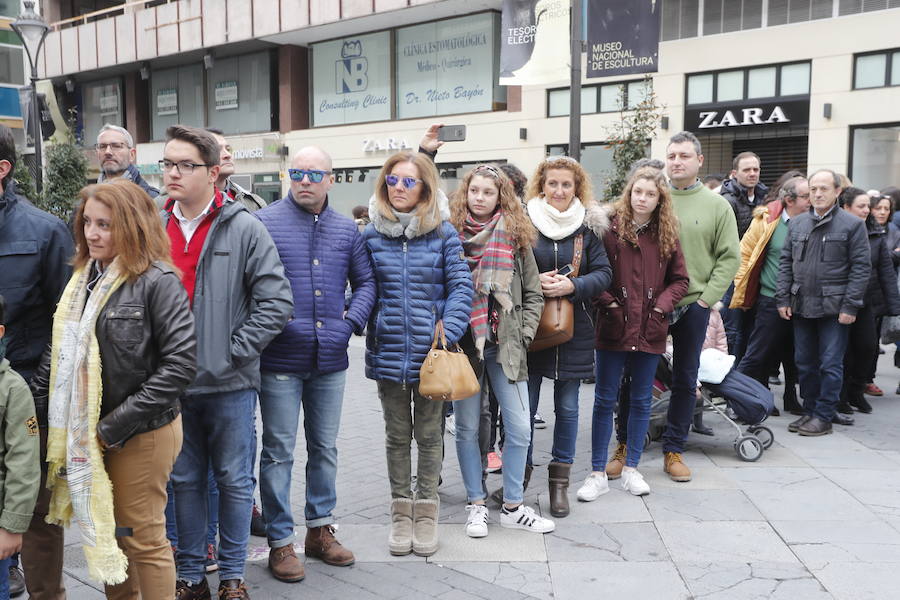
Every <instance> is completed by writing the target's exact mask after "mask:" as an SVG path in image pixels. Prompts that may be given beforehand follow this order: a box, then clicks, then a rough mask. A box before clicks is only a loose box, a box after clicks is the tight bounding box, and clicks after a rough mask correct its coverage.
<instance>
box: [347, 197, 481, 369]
mask: <svg viewBox="0 0 900 600" xmlns="http://www.w3.org/2000/svg"><path fill="white" fill-rule="evenodd" d="M445 203H446V198H443V202H442V204H444V205H445ZM441 213H442V215H441V216H442V217H444V219H446V218H447V216H448V215H447V213H446V208H445V207H444V208H443V209H442V210H441ZM369 216H370V217H371V219H372V222H371V223H370V224H369V225H368V226H367V227H366V229H365V231H364V232H363V239H364V240H365V243H366V247H367V248H368V250H369V255H370V256H371V257H372V263H373V265H374V267H375V278H376V280H377V281H378V299H377V301H376V303H375V310H374V311H372V316H371V317H370V319H369V329H368V336H367V339H366V377H368V378H369V379H376V380H382V379H384V380H388V381H396V382H399V383H418V381H419V368H420V367H421V366H422V363H423V362H424V360H425V356H426V355H427V354H428V350H429V349H430V348H431V341H432V338H433V337H434V325H435V323H436V322H437V321H438V320H440V319H443V320H444V329H445V330H446V333H447V343H448V344H455V343H456V342H458V341H459V339H460V338H461V337H462V335H463V333H464V332H465V331H466V328H467V327H468V326H469V315H470V313H471V310H472V294H473V288H472V275H471V273H470V272H469V266H468V265H467V264H466V261H465V258H464V256H463V249H462V244H461V243H460V241H459V235H458V234H457V232H456V230H455V229H454V228H453V226H452V225H450V223H449V222H447V221H446V220H444V221H443V222H442V223H441V224H440V225H438V226H437V227H436V228H434V229H430V230H427V231H422V230H421V227H420V223H419V218H418V217H413V219H412V222H411V223H410V224H409V225H408V226H407V227H406V228H405V229H404V228H403V226H402V225H401V224H400V223H399V222H396V221H389V220H387V219H386V218H384V216H382V214H381V209H380V208H379V206H378V205H377V203H376V202H375V201H374V199H373V202H372V203H370V207H369Z"/></svg>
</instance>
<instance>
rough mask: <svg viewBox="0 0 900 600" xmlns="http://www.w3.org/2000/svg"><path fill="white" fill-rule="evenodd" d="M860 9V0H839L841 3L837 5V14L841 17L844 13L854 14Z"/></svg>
mask: <svg viewBox="0 0 900 600" xmlns="http://www.w3.org/2000/svg"><path fill="white" fill-rule="evenodd" d="M861 10H862V0H841V3H840V4H839V5H838V14H839V15H840V16H842V17H843V16H844V15H855V14H856V13H858V12H860V11H861Z"/></svg>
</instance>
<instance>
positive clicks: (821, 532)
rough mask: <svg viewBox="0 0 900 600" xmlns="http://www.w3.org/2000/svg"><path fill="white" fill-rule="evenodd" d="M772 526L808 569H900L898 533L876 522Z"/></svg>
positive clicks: (800, 522)
mask: <svg viewBox="0 0 900 600" xmlns="http://www.w3.org/2000/svg"><path fill="white" fill-rule="evenodd" d="M772 527H774V528H775V530H776V531H777V532H778V534H779V535H780V536H781V538H782V539H783V540H784V541H785V542H786V543H787V544H788V546H789V547H790V549H791V550H792V551H793V552H794V554H796V555H797V557H798V558H800V560H802V561H803V562H804V563H805V564H806V565H807V566H808V567H809V568H810V569H822V568H824V567H825V566H826V565H827V564H828V563H832V562H868V563H894V565H895V568H896V567H900V534H898V532H896V531H894V530H893V529H892V528H890V527H885V524H884V523H881V522H878V521H857V522H853V521H773V522H772Z"/></svg>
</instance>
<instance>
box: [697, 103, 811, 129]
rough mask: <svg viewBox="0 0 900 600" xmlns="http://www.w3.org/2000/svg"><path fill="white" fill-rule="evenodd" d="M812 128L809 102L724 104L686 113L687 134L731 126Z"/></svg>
mask: <svg viewBox="0 0 900 600" xmlns="http://www.w3.org/2000/svg"><path fill="white" fill-rule="evenodd" d="M778 125H791V126H806V125H809V100H790V101H787V102H761V103H756V104H752V105H750V104H747V103H743V104H738V105H734V104H722V105H716V106H706V107H702V108H692V109H689V110H686V111H684V128H685V129H687V130H688V131H697V132H699V131H715V130H722V129H728V128H732V127H772V126H778Z"/></svg>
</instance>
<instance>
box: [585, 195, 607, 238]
mask: <svg viewBox="0 0 900 600" xmlns="http://www.w3.org/2000/svg"><path fill="white" fill-rule="evenodd" d="M612 212H613V208H612V204H610V203H605V204H598V203H597V202H591V203H590V204H588V205H587V206H585V212H584V224H585V225H586V226H587V227H588V229H590V230H591V231H593V232H594V235H596V236H597V239H599V240H602V239H603V236H604V235H606V232H607V231H609V225H610V216H611V215H612Z"/></svg>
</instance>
